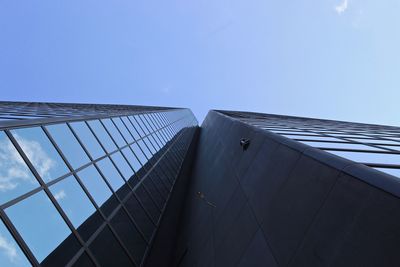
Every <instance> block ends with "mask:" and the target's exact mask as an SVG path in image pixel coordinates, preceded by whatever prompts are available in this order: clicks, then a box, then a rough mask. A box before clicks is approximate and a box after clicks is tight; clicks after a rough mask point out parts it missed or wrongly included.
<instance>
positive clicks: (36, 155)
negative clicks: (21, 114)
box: [11, 127, 69, 182]
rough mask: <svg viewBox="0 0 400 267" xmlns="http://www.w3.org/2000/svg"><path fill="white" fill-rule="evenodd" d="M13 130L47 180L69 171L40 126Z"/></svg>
mask: <svg viewBox="0 0 400 267" xmlns="http://www.w3.org/2000/svg"><path fill="white" fill-rule="evenodd" d="M11 132H12V135H13V136H14V138H15V139H16V140H17V142H18V144H19V145H20V146H21V148H22V150H23V151H24V153H25V155H26V156H27V157H28V159H29V161H30V162H31V163H32V165H33V166H34V167H35V169H36V171H37V172H38V173H39V175H40V176H41V177H42V179H43V180H44V181H45V182H48V181H50V180H52V179H55V178H58V177H60V176H62V175H63V174H66V173H68V172H69V170H68V168H67V166H66V165H65V162H64V161H63V160H62V158H61V157H60V155H59V154H58V152H57V150H56V149H55V148H54V146H53V144H52V143H51V142H50V140H49V139H48V138H47V136H46V134H45V133H44V131H43V130H42V129H41V128H40V127H35V128H23V129H17V130H13V131H11Z"/></svg>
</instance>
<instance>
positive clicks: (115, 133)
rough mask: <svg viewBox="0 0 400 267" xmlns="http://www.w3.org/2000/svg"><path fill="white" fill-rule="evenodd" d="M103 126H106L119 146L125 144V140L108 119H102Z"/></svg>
mask: <svg viewBox="0 0 400 267" xmlns="http://www.w3.org/2000/svg"><path fill="white" fill-rule="evenodd" d="M101 121H102V122H103V123H104V126H105V127H106V128H107V130H108V132H109V133H110V134H111V136H112V137H113V139H114V141H115V142H116V143H117V144H118V146H119V147H122V146H125V145H126V142H125V141H124V139H123V138H122V135H121V134H120V133H119V131H118V130H117V128H115V125H114V124H113V123H112V121H111V120H110V119H102V120H101Z"/></svg>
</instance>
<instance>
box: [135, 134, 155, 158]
mask: <svg viewBox="0 0 400 267" xmlns="http://www.w3.org/2000/svg"><path fill="white" fill-rule="evenodd" d="M145 141H146V143H145ZM146 144H147V145H148V146H150V144H149V143H148V140H147V138H146V139H144V140H143V139H142V140H139V142H138V145H139V146H140V148H141V149H142V150H143V152H144V154H145V155H146V156H147V158H148V159H150V158H151V156H152V154H151V152H150V150H149V149H148V148H147V146H146Z"/></svg>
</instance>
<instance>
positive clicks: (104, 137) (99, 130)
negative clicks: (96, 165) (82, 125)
mask: <svg viewBox="0 0 400 267" xmlns="http://www.w3.org/2000/svg"><path fill="white" fill-rule="evenodd" d="M88 124H89V126H90V128H92V130H93V131H94V133H95V134H96V136H97V138H99V140H100V142H101V144H102V145H103V146H104V148H105V149H106V150H107V152H108V153H110V152H112V151H114V150H116V149H117V146H116V145H115V144H114V142H113V141H112V140H111V137H110V135H109V134H108V133H107V132H106V130H105V129H104V127H103V125H102V124H101V123H100V121H98V120H93V121H88Z"/></svg>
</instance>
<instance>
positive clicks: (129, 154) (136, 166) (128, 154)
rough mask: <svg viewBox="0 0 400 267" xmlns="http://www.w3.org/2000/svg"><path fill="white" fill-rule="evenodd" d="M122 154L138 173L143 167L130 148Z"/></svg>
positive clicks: (123, 150)
mask: <svg viewBox="0 0 400 267" xmlns="http://www.w3.org/2000/svg"><path fill="white" fill-rule="evenodd" d="M122 153H123V154H124V156H125V157H126V159H127V160H128V161H129V163H130V164H131V166H132V168H133V170H134V171H135V172H137V171H138V170H139V169H140V168H142V166H141V165H140V162H139V160H138V159H137V158H136V157H135V155H134V154H133V153H132V151H131V150H130V148H129V147H126V148H124V149H122Z"/></svg>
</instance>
